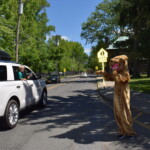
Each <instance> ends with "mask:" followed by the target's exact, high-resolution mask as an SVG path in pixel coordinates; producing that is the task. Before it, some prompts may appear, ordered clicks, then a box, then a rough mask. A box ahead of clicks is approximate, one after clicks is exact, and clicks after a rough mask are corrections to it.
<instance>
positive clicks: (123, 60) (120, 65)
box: [110, 55, 128, 72]
mask: <svg viewBox="0 0 150 150" xmlns="http://www.w3.org/2000/svg"><path fill="white" fill-rule="evenodd" d="M110 68H111V69H112V70H114V69H116V70H117V71H121V72H122V71H128V57H127V56H126V55H119V56H116V57H114V58H112V59H111V60H110Z"/></svg>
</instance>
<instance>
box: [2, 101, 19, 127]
mask: <svg viewBox="0 0 150 150" xmlns="http://www.w3.org/2000/svg"><path fill="white" fill-rule="evenodd" d="M18 119H19V106H18V103H17V102H16V101H15V100H10V101H9V102H8V105H7V108H6V111H5V116H4V125H5V126H4V127H5V128H7V129H12V128H14V127H15V126H16V125H17V123H18Z"/></svg>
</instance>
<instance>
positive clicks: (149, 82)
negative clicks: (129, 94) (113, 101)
mask: <svg viewBox="0 0 150 150" xmlns="http://www.w3.org/2000/svg"><path fill="white" fill-rule="evenodd" d="M130 88H131V89H133V90H135V91H139V92H143V93H147V94H150V78H146V77H145V76H142V78H137V79H136V78H135V79H132V78H131V81H130Z"/></svg>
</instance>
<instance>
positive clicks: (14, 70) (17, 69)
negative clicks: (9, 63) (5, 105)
mask: <svg viewBox="0 0 150 150" xmlns="http://www.w3.org/2000/svg"><path fill="white" fill-rule="evenodd" d="M13 72H14V80H19V77H18V72H19V67H17V66H13Z"/></svg>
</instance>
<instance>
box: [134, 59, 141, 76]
mask: <svg viewBox="0 0 150 150" xmlns="http://www.w3.org/2000/svg"><path fill="white" fill-rule="evenodd" d="M140 77H141V76H140V70H139V62H138V60H136V61H135V62H134V64H133V78H140Z"/></svg>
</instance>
